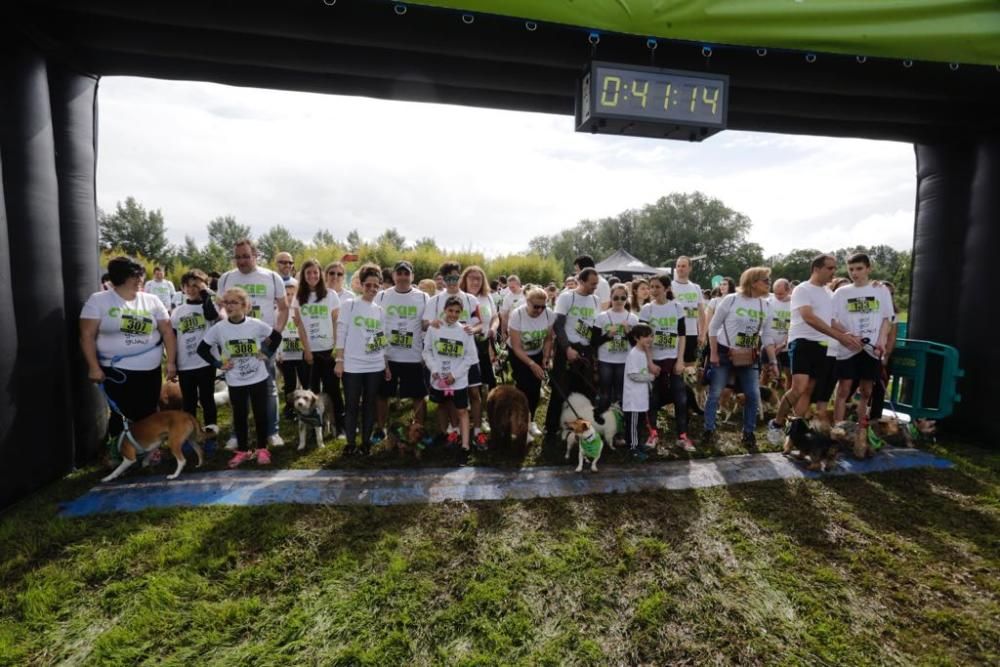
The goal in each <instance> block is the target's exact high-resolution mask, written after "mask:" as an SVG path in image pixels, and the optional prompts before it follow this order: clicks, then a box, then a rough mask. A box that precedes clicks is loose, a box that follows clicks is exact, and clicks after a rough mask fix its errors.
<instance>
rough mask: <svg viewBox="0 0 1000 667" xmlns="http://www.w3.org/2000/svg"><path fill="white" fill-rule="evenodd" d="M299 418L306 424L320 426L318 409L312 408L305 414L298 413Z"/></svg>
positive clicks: (321, 423)
mask: <svg viewBox="0 0 1000 667" xmlns="http://www.w3.org/2000/svg"><path fill="white" fill-rule="evenodd" d="M299 420H300V421H303V422H305V424H306V425H307V426H322V425H323V418H322V417H321V416H320V414H319V410H315V409H314V410H313V411H312V412H310V413H309V414H307V415H299Z"/></svg>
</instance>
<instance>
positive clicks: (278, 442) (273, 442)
mask: <svg viewBox="0 0 1000 667" xmlns="http://www.w3.org/2000/svg"><path fill="white" fill-rule="evenodd" d="M267 444H268V445H270V446H271V447H284V446H285V441H284V440H282V439H281V436H280V435H278V434H277V433H275V434H274V435H272V436H271V437H270V438H268V439H267Z"/></svg>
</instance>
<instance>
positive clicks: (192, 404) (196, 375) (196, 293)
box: [170, 269, 219, 435]
mask: <svg viewBox="0 0 1000 667" xmlns="http://www.w3.org/2000/svg"><path fill="white" fill-rule="evenodd" d="M207 285H208V276H207V275H205V273H204V272H202V271H199V270H198V269H195V270H193V271H188V272H187V273H185V274H184V275H183V276H181V288H183V290H184V294H185V296H186V297H187V298H186V300H185V301H184V303H182V304H181V305H179V306H177V308H175V309H174V312H173V314H171V316H170V324H171V326H172V327H173V328H174V333H175V334H176V335H177V376H178V379H179V380H180V385H181V400H182V401H183V403H184V411H185V412H187V413H189V414H191V415H193V416H194V417H197V416H198V403H201V411H202V414H203V416H204V418H205V430H206V431H208V432H210V433H211V434H212V435H217V434H218V432H219V427H218V426H217V425H216V421H217V418H218V413H217V409H216V407H215V367H214V366H212V365H211V364H209V363H208V362H207V361H205V360H204V359H202V358H201V357H200V356H198V345H199V344H200V343H201V341H202V339H203V338H204V337H205V333H206V332H207V331H208V328H209V327H210V326H211V325H213V324H215V322H216V321H217V320H218V319H219V313H218V312H217V311H216V310H215V304H214V303H213V302H212V297H211V294H210V293H209V291H208V287H207Z"/></svg>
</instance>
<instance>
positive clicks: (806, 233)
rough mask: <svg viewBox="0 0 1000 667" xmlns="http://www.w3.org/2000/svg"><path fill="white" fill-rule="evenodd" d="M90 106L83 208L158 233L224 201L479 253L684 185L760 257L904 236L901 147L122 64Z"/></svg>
mask: <svg viewBox="0 0 1000 667" xmlns="http://www.w3.org/2000/svg"><path fill="white" fill-rule="evenodd" d="M99 105H100V135H99V136H100V147H99V150H100V153H99V159H98V183H97V194H98V204H99V205H100V206H101V207H102V208H103V209H105V210H106V211H111V210H114V206H115V202H116V201H120V200H124V198H125V197H127V196H129V195H132V196H134V197H136V198H137V199H138V200H139V201H140V202H141V203H142V204H144V205H145V206H146V207H147V208H153V209H156V208H158V209H161V210H162V212H163V214H164V217H165V219H166V223H167V230H168V234H169V236H170V237H171V240H172V242H175V243H180V242H181V241H182V240H183V237H184V235H185V234H188V235H191V236H193V237H194V238H195V239H196V240H197V241H198V242H199V243H203V242H205V241H207V232H206V224H207V222H208V221H209V220H211V219H212V218H214V217H216V216H219V215H227V214H229V215H234V216H236V218H237V220H239V221H240V222H242V223H244V224H249V225H250V226H251V227H252V229H253V231H254V233H255V234H260V233H262V232H264V231H266V230H267V229H268V228H269V227H271V226H272V225H275V224H281V225H284V226H285V227H287V228H289V229H290V230H291V231H292V233H293V234H294V235H296V236H298V237H300V238H302V239H303V240H309V239H311V238H312V235H313V234H314V233H315V232H316V231H317V230H320V229H327V230H329V231H330V232H332V233H333V235H334V236H335V237H337V238H343V237H345V236H346V235H347V233H348V232H349V231H350V230H352V229H355V228H357V229H358V230H359V231H360V232H361V235H362V236H363V237H365V238H374V237H376V236H378V235H379V234H380V233H381V232H383V231H384V230H385V229H387V228H389V227H395V228H396V229H398V230H399V232H400V233H402V234H403V236H405V237H406V238H407V239H408V240H410V241H413V240H416V239H417V238H420V237H424V236H433V237H434V238H435V239H437V241H438V244H439V245H441V246H443V247H446V248H473V249H477V250H481V251H483V252H485V253H486V254H488V255H496V254H505V253H512V252H519V251H521V250H524V249H525V248H527V244H528V240H529V239H531V238H532V237H534V236H537V235H541V234H553V233H556V232H558V231H560V230H562V229H565V228H568V227H572V226H573V225H574V224H576V223H577V222H578V221H579V220H581V219H583V218H598V217H602V216H608V215H614V214H616V213H619V212H620V211H623V210H625V209H628V208H636V207H640V206H642V205H643V204H646V203H649V202H652V201H655V200H656V199H657V198H658V197H660V196H662V195H665V194H669V193H671V192H690V191H694V190H701V191H703V192H705V193H707V194H709V195H711V196H714V197H718V198H719V199H721V200H722V201H723V202H725V204H727V205H728V206H729V207H731V208H734V209H736V210H738V211H741V212H743V213H745V214H746V215H748V216H749V217H750V219H751V220H752V221H753V230H752V232H751V238H752V240H754V241H756V242H758V243H760V244H761V245H762V246H764V250H765V254H771V253H777V252H786V251H788V250H790V249H792V248H803V247H816V248H821V249H834V248H837V247H843V246H847V245H850V244H855V243H859V244H866V245H871V244H876V243H886V244H889V245H891V246H894V247H896V248H900V249H904V248H905V249H908V248H909V247H910V245H911V242H912V237H913V206H914V191H915V177H914V155H913V148H912V146H911V145H909V144H901V143H891V142H876V141H866V140H853V139H827V138H822V137H800V136H791V135H787V136H786V135H779V134H762V133H751V132H735V131H726V132H722V133H720V134H718V135H715V136H714V137H712V138H710V139H708V140H706V141H705V142H703V143H700V144H691V143H686V142H680V141H668V140H653V139H637V138H624V137H623V138H619V137H603V136H592V135H589V134H577V133H575V132H574V131H573V119H572V118H571V117H569V116H565V117H564V116H550V115H544V114H530V113H520V112H511V111H496V110H486V109H475V108H466V107H456V106H445V105H433V104H419V103H404V102H386V101H382V100H371V99H365V98H358V97H336V96H332V95H315V94H307V93H290V92H281V91H272V90H257V89H250V88H235V87H229V86H220V85H215V84H205V83H185V82H172V81H157V80H152V79H134V78H123V77H108V78H104V79H102V81H101V84H100V97H99Z"/></svg>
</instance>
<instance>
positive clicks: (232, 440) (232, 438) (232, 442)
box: [226, 435, 239, 452]
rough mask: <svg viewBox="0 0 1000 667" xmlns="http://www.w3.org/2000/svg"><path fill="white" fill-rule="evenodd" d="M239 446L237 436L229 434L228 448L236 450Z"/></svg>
mask: <svg viewBox="0 0 1000 667" xmlns="http://www.w3.org/2000/svg"><path fill="white" fill-rule="evenodd" d="M237 447H239V443H238V442H236V436H235V435H231V436H229V440H226V449H228V450H229V451H231V452H232V451H235V450H236V448H237Z"/></svg>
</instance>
